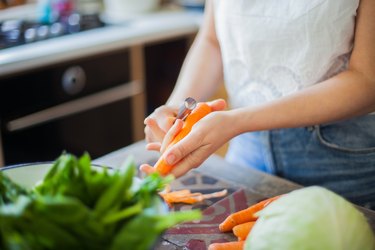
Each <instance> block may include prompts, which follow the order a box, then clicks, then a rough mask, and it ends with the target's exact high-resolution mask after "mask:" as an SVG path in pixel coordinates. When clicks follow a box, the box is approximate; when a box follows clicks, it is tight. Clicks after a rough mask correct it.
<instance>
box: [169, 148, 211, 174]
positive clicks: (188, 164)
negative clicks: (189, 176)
mask: <svg viewBox="0 0 375 250" xmlns="http://www.w3.org/2000/svg"><path fill="white" fill-rule="evenodd" d="M206 152H207V150H206V146H202V147H199V148H198V149H197V150H195V151H194V152H192V153H190V154H189V155H188V156H186V157H185V158H184V159H182V160H181V161H180V162H178V164H176V165H175V166H174V167H173V169H172V171H171V173H170V174H172V175H174V176H175V177H176V178H178V177H181V176H183V175H185V174H186V173H187V172H189V171H190V170H191V169H193V168H197V167H199V166H200V165H201V164H202V163H203V162H204V161H205V160H206V159H207V158H208V156H209V155H208V154H207V153H206Z"/></svg>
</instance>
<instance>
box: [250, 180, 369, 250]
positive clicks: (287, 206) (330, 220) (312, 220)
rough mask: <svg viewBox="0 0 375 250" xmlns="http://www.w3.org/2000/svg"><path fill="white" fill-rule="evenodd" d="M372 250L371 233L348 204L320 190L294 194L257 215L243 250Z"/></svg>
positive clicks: (337, 196) (356, 211) (340, 198)
mask: <svg viewBox="0 0 375 250" xmlns="http://www.w3.org/2000/svg"><path fill="white" fill-rule="evenodd" d="M265 249H277V250H286V249H288V250H304V249H308V250H315V249H316V250H339V249H340V250H344V249H345V250H346V249H347V250H374V249H375V239H374V234H373V232H372V230H371V228H370V226H369V224H368V222H367V221H366V218H365V217H364V215H363V214H362V213H361V212H359V211H358V210H357V209H356V208H355V207H354V206H353V205H352V204H351V203H350V202H348V201H346V200H345V199H344V198H342V197H340V196H339V195H337V194H335V193H333V192H331V191H329V190H327V189H325V188H322V187H316V186H314V187H308V188H303V189H300V190H296V191H293V192H291V193H289V194H288V195H285V196H283V197H281V198H280V199H278V200H276V201H274V202H273V203H271V204H270V205H269V206H268V207H266V208H265V209H263V210H262V211H261V212H259V219H258V220H257V222H256V223H255V226H254V228H253V229H252V231H251V233H250V235H249V237H248V238H247V240H246V243H245V250H265Z"/></svg>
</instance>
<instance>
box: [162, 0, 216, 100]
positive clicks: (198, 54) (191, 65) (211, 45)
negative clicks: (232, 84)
mask: <svg viewBox="0 0 375 250" xmlns="http://www.w3.org/2000/svg"><path fill="white" fill-rule="evenodd" d="M222 82H223V66H222V58H221V51H220V46H219V42H218V40H217V37H216V32H215V22H214V14H213V5H212V1H210V0H207V2H206V8H205V17H204V21H203V24H202V27H201V29H200V31H199V33H198V35H197V38H196V39H195V41H194V43H193V46H192V48H191V49H190V51H189V53H188V55H187V57H186V59H185V62H184V64H183V66H182V69H181V73H180V76H179V78H178V80H177V83H176V86H175V88H174V90H173V92H172V95H171V96H170V98H169V99H168V102H167V104H168V105H173V106H178V105H180V104H181V102H182V101H183V100H184V99H185V98H186V97H188V96H190V97H193V98H195V99H196V100H198V101H206V100H207V99H208V98H209V97H210V96H212V95H213V94H214V93H215V90H217V88H218V86H219V85H220V84H221V83H222Z"/></svg>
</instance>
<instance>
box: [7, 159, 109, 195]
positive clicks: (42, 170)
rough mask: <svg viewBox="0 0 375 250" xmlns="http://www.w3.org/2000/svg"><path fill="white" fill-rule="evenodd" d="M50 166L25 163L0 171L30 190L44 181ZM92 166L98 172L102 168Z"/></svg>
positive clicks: (50, 164)
mask: <svg viewBox="0 0 375 250" xmlns="http://www.w3.org/2000/svg"><path fill="white" fill-rule="evenodd" d="M52 166H53V162H40V163H26V164H20V165H14V166H9V167H4V168H0V170H1V171H5V173H6V175H7V176H8V177H9V178H10V179H11V180H12V181H14V182H15V183H17V184H18V185H20V186H22V187H25V188H27V189H30V188H33V187H34V186H35V185H36V184H37V183H38V182H40V181H42V180H43V179H44V177H45V176H46V174H47V173H48V171H49V170H50V168H51V167H52ZM92 166H93V167H94V168H95V169H97V170H98V171H101V170H102V169H103V168H104V167H102V166H99V165H92ZM109 169H111V168H109Z"/></svg>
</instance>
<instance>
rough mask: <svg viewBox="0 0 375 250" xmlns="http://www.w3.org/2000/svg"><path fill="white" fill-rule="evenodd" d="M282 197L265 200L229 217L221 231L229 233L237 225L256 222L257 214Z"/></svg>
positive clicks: (222, 225)
mask: <svg viewBox="0 0 375 250" xmlns="http://www.w3.org/2000/svg"><path fill="white" fill-rule="evenodd" d="M279 197H280V196H275V197H272V198H269V199H266V200H263V201H261V202H259V203H257V204H255V205H252V206H250V207H248V208H246V209H244V210H241V211H238V212H236V213H233V214H231V215H229V216H228V217H227V218H226V219H225V220H224V221H223V222H222V223H221V224H220V225H219V229H220V231H221V232H228V231H230V230H232V228H233V227H234V226H236V225H239V224H242V223H245V222H249V221H255V220H256V219H258V217H257V216H256V215H255V214H256V213H257V212H259V211H260V210H262V209H263V208H265V207H266V206H268V205H269V204H270V203H271V202H273V201H274V200H276V199H278V198H279Z"/></svg>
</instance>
